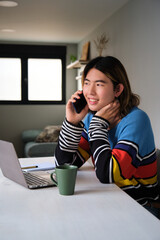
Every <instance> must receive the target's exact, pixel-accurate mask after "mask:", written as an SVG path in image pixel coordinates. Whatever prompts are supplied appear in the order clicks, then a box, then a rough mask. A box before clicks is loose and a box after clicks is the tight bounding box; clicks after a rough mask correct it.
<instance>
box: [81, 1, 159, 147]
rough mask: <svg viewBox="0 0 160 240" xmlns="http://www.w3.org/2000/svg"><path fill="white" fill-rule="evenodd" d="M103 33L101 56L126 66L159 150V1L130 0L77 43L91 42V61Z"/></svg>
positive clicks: (95, 54)
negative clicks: (104, 41)
mask: <svg viewBox="0 0 160 240" xmlns="http://www.w3.org/2000/svg"><path fill="white" fill-rule="evenodd" d="M103 32H105V33H106V35H107V36H109V38H110V41H109V44H108V47H107V49H106V50H105V51H104V52H103V55H104V56H105V55H113V56H115V57H117V58H118V59H119V60H120V61H121V62H122V63H123V64H124V66H125V68H126V70H127V72H128V76H129V79H130V82H131V87H132V90H133V92H135V93H137V94H139V95H140V97H141V104H140V108H142V109H143V110H144V111H146V112H147V114H148V115H149V117H150V120H151V124H152V127H153V131H154V135H155V143H156V146H157V147H160V127H159V122H160V108H159V102H160V1H159V0H130V1H129V2H128V3H127V4H126V5H125V6H124V7H122V8H121V9H120V10H119V11H118V12H116V13H115V14H114V15H112V16H111V17H110V18H109V19H106V21H105V22H104V23H103V24H101V25H100V26H99V27H98V28H97V29H95V31H94V32H93V33H92V34H90V35H89V36H87V37H86V38H85V39H83V41H81V42H80V43H79V46H78V54H80V49H81V48H82V46H83V44H84V43H85V42H86V41H88V40H89V41H90V43H91V48H90V51H91V56H90V57H91V58H93V57H96V56H97V52H96V49H95V45H94V42H93V40H94V39H96V37H97V36H99V35H100V34H102V33H103ZM144 127H145V126H144Z"/></svg>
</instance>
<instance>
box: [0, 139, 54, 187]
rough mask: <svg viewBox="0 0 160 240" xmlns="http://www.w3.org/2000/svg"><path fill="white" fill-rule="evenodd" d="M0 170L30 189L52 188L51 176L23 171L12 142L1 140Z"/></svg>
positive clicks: (44, 173)
mask: <svg viewBox="0 0 160 240" xmlns="http://www.w3.org/2000/svg"><path fill="white" fill-rule="evenodd" d="M0 168H1V170H2V173H3V175H4V176H5V177H7V178H9V179H10V180H12V181H14V182H16V183H18V184H20V185H22V186H24V187H26V188H29V189H36V188H43V187H52V186H55V184H54V183H53V182H52V180H51V179H50V174H49V173H47V172H43V171H36V172H34V173H33V172H32V173H30V172H25V171H22V169H21V165H20V162H19V160H18V157H17V154H16V151H15V148H14V146H13V144H12V143H11V142H7V141H2V140H0Z"/></svg>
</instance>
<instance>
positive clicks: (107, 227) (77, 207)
mask: <svg viewBox="0 0 160 240" xmlns="http://www.w3.org/2000/svg"><path fill="white" fill-rule="evenodd" d="M37 161H38V162H44V161H47V162H48V161H51V162H52V161H53V158H52V157H49V158H32V159H31V158H28V159H20V162H21V163H29V164H30V163H36V162H37ZM0 239H1V240H10V239H12V240H19V239H20V240H22V239H24V240H25V239H31V240H32V239H37V240H38V239H40V240H41V239H45V240H49V239H56V240H63V239H65V240H68V239H69V240H72V239H74V240H75V239H76V240H82V239H83V240H85V239H89V240H90V239H92V240H95V239H96V240H97V239H98V240H101V239H107V240H117V239H118V240H121V239H122V240H132V239H134V240H144V239H145V240H159V239H160V221H159V220H158V219H157V218H156V217H154V216H153V215H152V214H151V213H149V212H148V211H147V210H146V209H144V208H143V207H142V206H140V205H139V204H138V203H137V202H136V201H134V200H133V199H132V198H131V197H129V196H128V195H127V194H126V193H125V192H123V191H122V190H121V189H120V188H118V187H117V186H116V185H115V184H102V183H100V182H99V181H98V179H97V178H96V176H95V172H94V169H93V167H92V166H91V165H90V164H88V163H86V164H85V165H84V166H83V167H82V168H81V169H80V170H78V173H77V180H76V186H75V194H74V195H72V196H62V195H60V194H59V192H58V188H57V187H51V188H43V189H37V190H29V189H27V188H24V187H22V186H20V185H18V184H16V183H14V182H12V181H10V180H9V179H7V178H5V177H4V176H3V175H2V173H1V170H0Z"/></svg>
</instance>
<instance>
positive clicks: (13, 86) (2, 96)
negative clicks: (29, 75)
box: [0, 58, 21, 101]
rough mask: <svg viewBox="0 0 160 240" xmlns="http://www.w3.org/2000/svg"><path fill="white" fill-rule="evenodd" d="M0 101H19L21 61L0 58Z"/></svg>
mask: <svg viewBox="0 0 160 240" xmlns="http://www.w3.org/2000/svg"><path fill="white" fill-rule="evenodd" d="M0 100H6V101H9V100H13V101H20V100H21V59H19V58H0Z"/></svg>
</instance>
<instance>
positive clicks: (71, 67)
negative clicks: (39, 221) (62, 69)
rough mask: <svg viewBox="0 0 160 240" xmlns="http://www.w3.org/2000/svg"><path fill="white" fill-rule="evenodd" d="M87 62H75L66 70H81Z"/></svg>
mask: <svg viewBox="0 0 160 240" xmlns="http://www.w3.org/2000/svg"><path fill="white" fill-rule="evenodd" d="M87 63H88V61H83V60H77V61H75V62H73V63H71V64H69V65H68V66H67V69H74V68H81V67H82V65H85V64H87Z"/></svg>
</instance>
